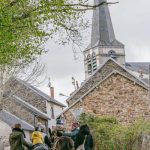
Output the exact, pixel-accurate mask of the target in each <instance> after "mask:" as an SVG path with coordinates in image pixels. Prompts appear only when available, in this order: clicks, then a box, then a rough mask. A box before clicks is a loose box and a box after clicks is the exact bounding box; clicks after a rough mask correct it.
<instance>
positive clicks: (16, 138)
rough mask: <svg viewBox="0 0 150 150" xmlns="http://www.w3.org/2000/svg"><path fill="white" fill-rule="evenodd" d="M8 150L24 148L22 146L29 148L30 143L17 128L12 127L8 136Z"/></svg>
mask: <svg viewBox="0 0 150 150" xmlns="http://www.w3.org/2000/svg"><path fill="white" fill-rule="evenodd" d="M9 143H10V150H24V148H23V146H26V147H27V148H31V147H32V145H31V144H29V143H27V142H26V141H25V139H24V132H23V130H21V129H19V128H14V129H13V131H12V133H11V134H10V136H9Z"/></svg>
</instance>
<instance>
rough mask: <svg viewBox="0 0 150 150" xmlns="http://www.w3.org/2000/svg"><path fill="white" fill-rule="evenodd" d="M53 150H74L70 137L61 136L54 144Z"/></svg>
mask: <svg viewBox="0 0 150 150" xmlns="http://www.w3.org/2000/svg"><path fill="white" fill-rule="evenodd" d="M53 150H74V143H73V140H72V139H71V138H70V137H67V136H62V137H59V139H57V141H56V142H55V143H54V146H53Z"/></svg>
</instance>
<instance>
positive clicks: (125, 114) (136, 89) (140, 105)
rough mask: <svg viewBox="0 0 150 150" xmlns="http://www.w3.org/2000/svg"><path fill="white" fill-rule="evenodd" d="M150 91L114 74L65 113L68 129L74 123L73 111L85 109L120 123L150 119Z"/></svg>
mask: <svg viewBox="0 0 150 150" xmlns="http://www.w3.org/2000/svg"><path fill="white" fill-rule="evenodd" d="M149 107H150V106H149V102H148V91H147V89H145V88H143V87H142V86H140V85H139V84H136V83H135V82H133V81H131V80H129V79H128V78H126V77H124V76H122V75H120V74H118V73H117V74H113V75H112V76H111V77H109V78H108V79H106V80H105V81H103V82H102V83H101V84H100V85H99V86H97V87H96V88H95V89H93V90H92V91H91V92H90V93H89V94H87V95H86V96H85V97H84V98H82V100H81V101H79V102H78V103H77V104H75V105H73V106H72V107H71V108H70V109H69V110H68V111H66V112H65V113H64V117H65V120H66V124H67V126H68V127H70V126H71V123H72V122H73V120H74V119H73V118H74V117H73V115H72V114H71V113H70V110H71V109H79V108H83V109H84V111H85V112H88V113H91V114H94V115H99V116H101V115H107V116H115V117H117V118H118V119H119V121H120V122H123V123H130V122H133V121H134V120H136V119H137V118H140V117H142V118H145V119H150V109H149Z"/></svg>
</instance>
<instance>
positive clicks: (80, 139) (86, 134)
mask: <svg viewBox="0 0 150 150" xmlns="http://www.w3.org/2000/svg"><path fill="white" fill-rule="evenodd" d="M84 140H85V143H84ZM83 143H84V147H85V150H92V149H93V146H94V145H93V138H92V135H91V134H90V130H89V127H88V126H87V125H82V126H81V127H80V131H79V133H78V134H77V136H76V140H75V144H74V145H75V149H77V148H78V146H80V145H82V144H83Z"/></svg>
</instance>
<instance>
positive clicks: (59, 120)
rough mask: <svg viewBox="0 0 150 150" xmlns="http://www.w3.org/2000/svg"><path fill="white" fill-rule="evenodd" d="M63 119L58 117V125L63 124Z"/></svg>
mask: <svg viewBox="0 0 150 150" xmlns="http://www.w3.org/2000/svg"><path fill="white" fill-rule="evenodd" d="M63 124H64V123H63V121H62V120H61V119H57V120H56V125H63Z"/></svg>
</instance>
